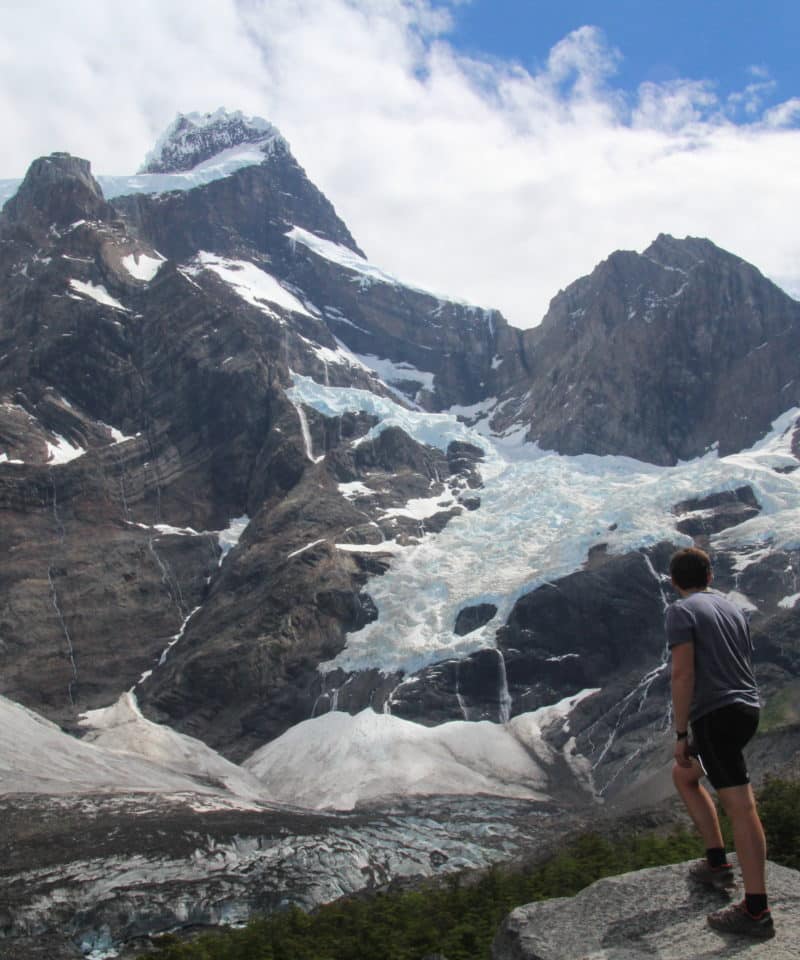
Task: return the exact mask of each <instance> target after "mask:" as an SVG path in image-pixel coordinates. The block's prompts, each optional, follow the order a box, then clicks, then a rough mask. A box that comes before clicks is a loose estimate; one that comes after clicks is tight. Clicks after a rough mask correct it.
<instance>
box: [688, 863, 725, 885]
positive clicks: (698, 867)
mask: <svg viewBox="0 0 800 960" xmlns="http://www.w3.org/2000/svg"><path fill="white" fill-rule="evenodd" d="M689 876H690V877H691V879H692V880H696V881H697V882H698V883H702V884H704V885H705V886H707V887H714V889H715V890H728V889H730V888H731V887H733V886H735V885H736V878H735V877H734V875H733V864H730V863H723V864H722V866H721V867H712V866H710V865H709V863H708V860H706V859H703V860H696V861H695V862H694V863H693V864H692V865H691V866H690V867H689Z"/></svg>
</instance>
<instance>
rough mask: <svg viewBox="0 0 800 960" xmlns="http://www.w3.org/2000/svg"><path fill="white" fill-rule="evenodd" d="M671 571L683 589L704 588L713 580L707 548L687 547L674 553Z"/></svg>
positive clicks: (676, 582) (671, 574)
mask: <svg viewBox="0 0 800 960" xmlns="http://www.w3.org/2000/svg"><path fill="white" fill-rule="evenodd" d="M669 573H670V576H671V577H672V579H673V580H674V581H675V584H676V585H677V586H679V587H680V588H681V590H695V589H700V590H703V589H704V588H705V587H707V586H708V584H709V582H710V580H711V559H710V557H709V556H708V554H707V553H706V552H705V550H700V549H699V548H698V547H686V549H684V550H678V552H677V553H673V554H672V558H671V560H670V561H669Z"/></svg>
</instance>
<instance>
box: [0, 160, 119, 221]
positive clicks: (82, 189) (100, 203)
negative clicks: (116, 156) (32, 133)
mask: <svg viewBox="0 0 800 960" xmlns="http://www.w3.org/2000/svg"><path fill="white" fill-rule="evenodd" d="M3 212H4V214H5V216H6V217H8V219H9V220H11V221H20V220H26V221H29V222H36V221H41V222H43V223H46V224H51V223H52V224H57V225H60V224H67V223H72V222H74V221H75V220H80V219H86V220H89V219H104V218H105V217H107V216H108V215H110V214H112V213H113V211H112V210H111V208H110V207H109V205H108V204H107V203H106V200H105V197H104V196H103V191H102V189H101V187H100V184H99V183H98V182H97V180H95V178H94V177H93V176H92V168H91V164H90V163H89V161H88V160H83V159H82V158H81V157H73V156H72V155H71V154H69V153H60V152H59V153H51V154H50V156H49V157H39V159H38V160H34V161H33V163H32V164H31V165H30V167H29V168H28V172H27V173H26V174H25V179H24V180H23V181H22V184H21V185H20V188H19V190H18V191H17V193H16V195H15V196H14V197H12V198H11V200H9V201H8V203H7V204H6V205H5V207H4V208H3Z"/></svg>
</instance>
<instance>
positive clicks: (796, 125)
mask: <svg viewBox="0 0 800 960" xmlns="http://www.w3.org/2000/svg"><path fill="white" fill-rule="evenodd" d="M798 40H800V2H797V0H792V2H791V3H790V2H777V0H762V2H756V0H752V2H744V0H669V2H665V0H602V2H601V0H596V2H588V0H562V2H561V3H555V2H551V0H471V2H469V0H169V2H167V3H165V2H164V0H137V2H136V3H135V4H131V3H123V2H121V0H110V2H108V3H100V2H99V0H71V2H70V3H69V4H65V3H63V2H61V0H31V2H29V3H12V4H10V5H8V6H7V8H6V9H4V13H3V33H2V36H0V81H2V82H0V129H3V130H13V131H14V135H13V137H11V136H9V137H5V138H4V139H3V140H2V142H0V178H16V177H21V176H22V175H23V174H24V172H25V169H26V168H27V166H28V164H29V163H30V162H31V160H32V159H33V158H35V157H37V156H41V155H42V154H47V153H50V152H51V151H53V150H67V151H69V152H70V153H73V154H75V155H77V156H82V157H86V158H88V159H89V160H91V162H92V165H93V169H94V170H95V171H96V172H98V173H102V174H127V173H132V172H134V171H135V170H136V169H137V167H138V166H139V165H140V164H141V163H142V160H143V158H144V156H145V155H146V153H147V152H148V150H149V149H150V148H151V147H152V145H153V144H154V142H155V141H156V139H157V138H158V136H159V135H160V134H161V133H162V131H163V130H164V129H165V128H166V127H167V126H168V125H169V124H170V122H171V121H172V120H173V119H174V117H175V115H176V113H177V112H179V111H180V112H191V111H208V112H212V111H214V110H216V109H217V108H218V107H220V106H224V107H227V108H228V109H231V110H237V109H238V110H242V111H244V112H245V113H247V114H251V115H255V116H260V117H264V118H266V119H267V120H269V121H271V122H272V123H274V124H275V125H276V126H277V127H278V128H279V129H280V130H281V132H282V133H283V134H284V136H285V137H286V138H287V139H288V141H289V143H290V145H291V148H292V150H293V152H294V154H295V156H296V157H297V159H298V161H299V162H300V164H301V165H302V166H303V167H304V168H305V169H306V171H307V173H308V175H309V176H310V178H311V179H312V180H313V181H314V182H315V183H316V184H317V186H319V187H320V188H321V189H322V191H323V192H324V193H325V194H326V196H327V197H328V198H329V199H330V200H331V202H332V203H333V204H334V206H335V207H336V209H337V211H338V213H339V214H340V215H341V216H342V218H343V219H344V220H345V222H346V223H347V224H348V226H349V227H350V229H351V231H352V233H353V235H354V236H355V238H356V240H357V241H358V243H359V245H360V246H361V247H362V249H364V250H365V251H366V252H367V253H368V255H369V257H370V259H371V260H372V261H373V262H374V263H375V264H376V265H378V266H380V267H381V268H382V269H384V270H386V271H388V272H390V273H393V274H395V275H396V276H398V277H399V278H401V279H403V280H406V281H407V282H409V283H412V284H414V285H417V286H421V287H426V288H428V289H432V290H435V291H441V292H443V293H446V294H450V295H453V296H455V297H459V298H462V299H464V300H468V301H470V302H472V303H476V304H478V305H480V306H484V307H495V308H499V309H500V310H502V311H503V313H504V314H505V315H506V316H507V317H508V318H509V319H510V320H511V321H512V322H514V323H515V324H516V325H518V326H522V327H528V326H532V325H535V324H537V323H539V322H540V321H541V319H542V317H543V316H544V314H545V313H546V311H547V308H548V304H549V302H550V299H551V298H552V297H553V296H554V295H555V294H556V293H557V292H558V290H559V289H561V288H563V287H565V286H567V285H568V284H569V283H571V282H572V281H573V280H575V279H577V278H578V277H581V276H583V275H585V274H587V273H589V272H590V271H591V270H592V269H593V268H594V267H595V266H596V264H597V263H598V262H599V261H601V260H603V259H604V258H605V257H607V256H609V255H610V254H611V253H612V252H613V251H614V250H618V249H628V250H630V249H633V250H639V251H641V250H644V249H645V248H646V247H647V246H648V245H649V243H651V242H652V241H653V240H654V239H655V237H656V236H657V235H658V234H659V233H662V232H663V233H670V234H673V235H674V236H677V237H683V236H687V235H688V236H700V237H708V238H709V239H711V240H713V241H714V242H715V243H717V244H718V245H719V246H721V247H724V248H726V249H728V250H730V251H731V252H733V253H735V254H738V255H739V256H741V257H743V258H745V259H746V260H749V261H750V262H751V263H753V264H755V265H756V266H757V267H759V269H761V270H762V271H763V272H764V273H765V274H766V275H767V276H768V277H770V278H771V279H773V280H775V282H776V283H778V284H779V285H781V286H782V287H783V288H784V289H785V290H787V291H789V292H790V293H791V294H792V295H793V296H800V231H798V230H797V227H796V214H797V210H798V209H800V68H799V67H798V56H797V50H798V48H800V43H798Z"/></svg>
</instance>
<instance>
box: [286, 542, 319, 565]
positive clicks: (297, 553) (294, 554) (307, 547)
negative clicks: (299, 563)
mask: <svg viewBox="0 0 800 960" xmlns="http://www.w3.org/2000/svg"><path fill="white" fill-rule="evenodd" d="M321 543H325V537H323V538H322V539H321V540H314V542H313V543H307V544H306V545H305V546H304V547H300V549H299V550H293V551H292V552H291V553H287V555H286V559H287V560H291V559H292V557H299V556H300V554H301V553H305V552H306V550H311V548H312V547H316V546H319V544H321Z"/></svg>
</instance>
